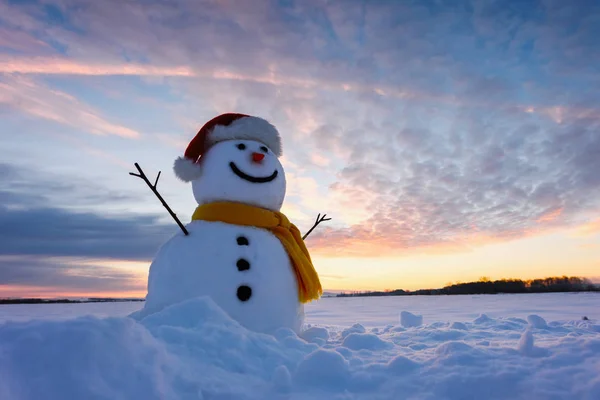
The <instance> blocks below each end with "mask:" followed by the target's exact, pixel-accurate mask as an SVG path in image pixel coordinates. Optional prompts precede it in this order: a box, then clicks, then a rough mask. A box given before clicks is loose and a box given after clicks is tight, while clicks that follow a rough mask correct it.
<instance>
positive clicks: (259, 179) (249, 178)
mask: <svg viewBox="0 0 600 400" xmlns="http://www.w3.org/2000/svg"><path fill="white" fill-rule="evenodd" d="M229 167H230V168H231V170H232V171H233V173H234V174H236V175H237V176H239V177H240V178H242V179H243V180H246V181H248V182H252V183H267V182H271V181H272V180H273V179H275V178H276V177H277V170H275V171H273V173H272V174H271V175H269V176H265V177H256V176H252V175H248V174H246V173H244V172H242V170H240V169H239V168H238V167H237V165H235V164H234V163H233V162H230V163H229Z"/></svg>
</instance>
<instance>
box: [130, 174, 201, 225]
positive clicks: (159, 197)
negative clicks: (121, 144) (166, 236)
mask: <svg viewBox="0 0 600 400" xmlns="http://www.w3.org/2000/svg"><path fill="white" fill-rule="evenodd" d="M134 165H135V167H136V168H137V170H138V171H139V174H135V173H133V172H130V173H129V175H131V176H135V177H137V178H140V179H143V180H144V182H146V185H148V187H149V188H150V190H152V192H153V193H154V194H155V195H156V197H158V200H160V202H161V203H162V205H163V206H164V207H165V208H166V209H167V211H168V212H169V214H170V215H171V217H173V219H174V220H175V222H177V225H179V227H180V228H181V230H182V231H183V233H184V234H185V235H186V236H187V235H189V232H188V230H187V229H185V226H183V224H182V223H181V221H180V220H179V218H177V215H175V213H174V212H173V210H171V208H170V207H169V205H168V204H167V202H166V201H165V200H164V199H163V198H162V196H161V195H160V193H158V190H156V185H157V184H158V178H160V172H159V173H158V175H157V176H156V180H155V181H154V185H153V184H151V183H150V181H149V180H148V178H147V177H146V174H145V173H144V171H142V168H141V167H140V166H139V164H138V163H135V164H134Z"/></svg>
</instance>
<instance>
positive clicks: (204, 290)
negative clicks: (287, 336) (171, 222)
mask: <svg viewBox="0 0 600 400" xmlns="http://www.w3.org/2000/svg"><path fill="white" fill-rule="evenodd" d="M187 229H188V231H189V235H188V236H185V235H183V233H181V234H177V235H175V236H174V237H173V238H171V239H170V240H169V241H168V242H167V243H165V244H164V245H163V247H162V248H161V249H160V251H159V252H158V254H157V256H156V258H155V259H154V261H153V262H152V264H151V266H150V272H149V277H148V295H147V297H146V304H145V307H144V310H143V314H145V315H147V314H150V313H153V312H156V311H159V310H161V309H162V308H164V307H165V306H168V305H171V304H176V303H179V302H181V301H184V300H187V299H191V298H195V297H200V296H209V297H210V298H212V300H213V301H214V302H215V303H216V304H217V305H219V306H220V307H221V308H222V309H223V310H224V311H225V312H226V313H227V314H229V316H230V317H231V318H233V319H234V320H236V321H238V322H239V323H240V324H242V325H244V326H245V327H246V328H248V329H251V330H254V331H259V332H266V333H269V332H274V331H275V330H277V329H278V328H281V327H285V328H290V329H292V330H294V331H295V332H299V331H300V329H301V327H302V324H303V321H304V307H303V305H302V304H301V303H300V302H299V301H298V289H297V283H296V279H295V276H294V272H293V270H292V266H291V264H290V261H289V257H288V255H287V253H286V251H285V249H284V248H283V246H282V245H281V243H280V242H279V239H277V237H275V235H273V234H272V233H270V232H269V231H266V230H264V229H258V228H253V227H246V226H237V225H231V224H225V223H222V222H208V221H193V222H192V223H190V224H188V225H187Z"/></svg>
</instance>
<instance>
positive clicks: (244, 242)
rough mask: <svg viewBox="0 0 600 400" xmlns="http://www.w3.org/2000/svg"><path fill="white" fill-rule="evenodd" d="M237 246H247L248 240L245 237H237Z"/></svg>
mask: <svg viewBox="0 0 600 400" xmlns="http://www.w3.org/2000/svg"><path fill="white" fill-rule="evenodd" d="M237 244H238V246H248V245H249V244H250V242H248V239H247V238H246V237H245V236H238V238H237Z"/></svg>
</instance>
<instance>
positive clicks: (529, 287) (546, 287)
mask: <svg viewBox="0 0 600 400" xmlns="http://www.w3.org/2000/svg"><path fill="white" fill-rule="evenodd" d="M553 292H554V293H556V292H600V287H599V286H596V285H594V284H593V283H592V282H590V281H589V280H588V279H585V278H579V277H568V276H562V277H551V278H544V279H532V280H526V281H524V280H521V279H501V280H497V281H491V280H490V279H488V278H485V277H484V278H481V279H479V281H477V282H467V283H456V284H453V285H448V286H445V287H443V288H441V289H421V290H414V291H409V290H402V289H396V290H385V291H383V292H342V293H340V294H338V295H337V296H336V297H356V296H418V295H421V296H423V295H426V296H431V295H453V294H499V293H553Z"/></svg>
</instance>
